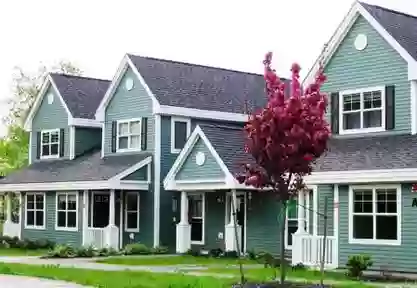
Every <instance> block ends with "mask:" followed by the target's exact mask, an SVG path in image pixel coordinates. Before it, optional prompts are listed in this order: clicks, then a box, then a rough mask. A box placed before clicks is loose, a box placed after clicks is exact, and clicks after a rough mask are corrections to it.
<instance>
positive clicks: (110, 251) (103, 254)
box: [97, 248, 120, 257]
mask: <svg viewBox="0 0 417 288" xmlns="http://www.w3.org/2000/svg"><path fill="white" fill-rule="evenodd" d="M115 255H120V252H119V251H117V250H116V249H113V248H102V249H100V250H98V251H97V256H100V257H107V256H115Z"/></svg>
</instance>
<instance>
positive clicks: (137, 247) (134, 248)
mask: <svg viewBox="0 0 417 288" xmlns="http://www.w3.org/2000/svg"><path fill="white" fill-rule="evenodd" d="M150 253H151V250H150V249H149V248H148V247H146V245H145V244H141V243H133V244H127V245H126V247H125V249H124V254H125V255H148V254H150Z"/></svg>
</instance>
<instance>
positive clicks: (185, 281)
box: [0, 264, 372, 288]
mask: <svg viewBox="0 0 417 288" xmlns="http://www.w3.org/2000/svg"><path fill="white" fill-rule="evenodd" d="M0 274H11V275H25V276H34V277H42V278H49V279H56V280H64V281H69V282H74V283H78V284H81V285H88V286H93V287H106V288H168V287H170V288H226V287H231V285H232V283H236V282H237V278H236V279H226V278H215V277H210V276H198V277H196V276H187V275H183V274H162V273H150V272H134V271H117V272H109V271H96V270H83V269H73V268H59V266H51V265H48V266H34V265H24V264H0ZM253 280H254V279H253ZM333 287H339V288H348V287H349V288H354V287H355V288H370V287H372V286H367V285H362V284H360V283H357V282H346V283H343V284H342V285H336V286H333Z"/></svg>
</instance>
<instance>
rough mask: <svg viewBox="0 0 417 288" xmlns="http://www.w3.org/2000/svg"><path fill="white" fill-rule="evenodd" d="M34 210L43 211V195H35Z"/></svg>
mask: <svg viewBox="0 0 417 288" xmlns="http://www.w3.org/2000/svg"><path fill="white" fill-rule="evenodd" d="M35 197H36V198H35V199H36V209H43V195H36V196H35Z"/></svg>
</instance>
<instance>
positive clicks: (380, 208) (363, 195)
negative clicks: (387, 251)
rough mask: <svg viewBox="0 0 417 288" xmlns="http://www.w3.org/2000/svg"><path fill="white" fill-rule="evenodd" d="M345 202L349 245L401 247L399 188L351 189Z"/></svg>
mask: <svg viewBox="0 0 417 288" xmlns="http://www.w3.org/2000/svg"><path fill="white" fill-rule="evenodd" d="M349 202H350V205H349V214H350V220H349V221H350V222H349V230H350V231H349V236H350V237H349V238H350V239H349V240H350V241H349V242H350V243H356V244H386V245H400V244H401V189H400V187H396V186H381V187H351V190H350V201H349Z"/></svg>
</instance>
